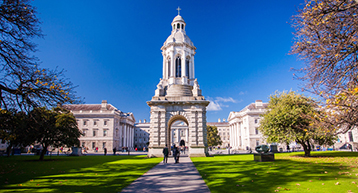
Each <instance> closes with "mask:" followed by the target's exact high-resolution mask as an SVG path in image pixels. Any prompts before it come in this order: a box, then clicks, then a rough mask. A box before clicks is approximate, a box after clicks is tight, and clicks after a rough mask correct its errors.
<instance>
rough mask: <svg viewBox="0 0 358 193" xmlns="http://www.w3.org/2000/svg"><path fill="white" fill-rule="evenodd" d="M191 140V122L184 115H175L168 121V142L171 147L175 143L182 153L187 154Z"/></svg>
mask: <svg viewBox="0 0 358 193" xmlns="http://www.w3.org/2000/svg"><path fill="white" fill-rule="evenodd" d="M188 142H189V123H188V120H187V119H186V118H185V117H184V116H182V115H175V116H173V117H171V118H170V120H169V121H168V129H167V140H166V143H167V144H168V147H169V148H170V149H171V148H172V147H173V145H174V144H175V146H176V147H179V150H180V151H181V153H182V154H187V152H188V148H189V147H188Z"/></svg>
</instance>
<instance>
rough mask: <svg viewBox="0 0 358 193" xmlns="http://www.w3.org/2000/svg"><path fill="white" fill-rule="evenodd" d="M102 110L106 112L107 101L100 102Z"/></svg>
mask: <svg viewBox="0 0 358 193" xmlns="http://www.w3.org/2000/svg"><path fill="white" fill-rule="evenodd" d="M101 109H102V110H107V100H102V108H101Z"/></svg>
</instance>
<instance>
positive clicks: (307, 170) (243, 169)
mask: <svg viewBox="0 0 358 193" xmlns="http://www.w3.org/2000/svg"><path fill="white" fill-rule="evenodd" d="M301 156H303V153H297V152H295V153H277V154H275V159H276V160H275V161H274V162H255V161H253V155H252V154H251V155H250V154H249V155H219V156H215V157H198V158H191V160H192V161H193V163H194V165H195V166H196V168H197V169H198V171H199V173H200V175H201V176H202V177H203V179H204V181H205V182H206V184H207V185H208V186H209V188H210V190H211V192H212V193H215V192H225V193H228V192H260V193H261V192H314V193H319V192H324V193H326V192H334V193H340V192H342V193H343V192H345V193H346V192H356V193H358V169H357V167H358V153H357V152H314V153H312V156H314V157H310V158H304V157H301Z"/></svg>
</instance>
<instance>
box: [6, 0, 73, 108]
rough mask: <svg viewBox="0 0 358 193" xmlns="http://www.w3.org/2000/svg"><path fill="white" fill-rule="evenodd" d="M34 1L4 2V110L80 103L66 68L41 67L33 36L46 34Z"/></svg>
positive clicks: (13, 0) (11, 0)
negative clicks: (64, 72) (41, 26)
mask: <svg viewBox="0 0 358 193" xmlns="http://www.w3.org/2000/svg"><path fill="white" fill-rule="evenodd" d="M29 2H30V0H3V1H1V2H0V36H1V40H0V69H1V73H0V109H8V110H9V109H21V110H27V111H29V110H31V109H33V108H34V107H41V106H48V107H51V106H56V105H57V103H61V104H62V103H68V102H70V103H71V102H76V101H78V100H79V99H78V98H76V96H75V95H74V86H73V85H72V83H71V82H69V81H68V80H67V79H66V78H65V77H64V74H63V71H62V70H57V69H55V70H50V69H43V68H40V67H39V65H38V59H37V58H36V57H35V56H33V53H34V52H35V51H36V45H35V44H34V43H33V42H32V41H31V39H33V38H39V37H43V35H42V33H41V30H40V27H39V21H38V19H37V17H36V12H35V8H34V7H33V6H32V5H31V4H30V3H29Z"/></svg>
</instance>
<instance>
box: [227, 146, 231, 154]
mask: <svg viewBox="0 0 358 193" xmlns="http://www.w3.org/2000/svg"><path fill="white" fill-rule="evenodd" d="M230 149H231V148H230V146H228V147H227V154H230Z"/></svg>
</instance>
